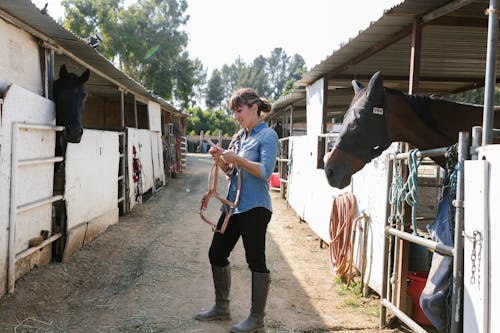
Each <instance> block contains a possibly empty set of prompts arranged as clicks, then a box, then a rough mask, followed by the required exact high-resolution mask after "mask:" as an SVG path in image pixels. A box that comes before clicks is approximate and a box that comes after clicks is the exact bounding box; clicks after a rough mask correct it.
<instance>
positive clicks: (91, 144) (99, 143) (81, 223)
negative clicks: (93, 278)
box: [64, 129, 120, 260]
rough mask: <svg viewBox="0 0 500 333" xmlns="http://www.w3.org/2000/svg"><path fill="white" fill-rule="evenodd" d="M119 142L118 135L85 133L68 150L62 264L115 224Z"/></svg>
mask: <svg viewBox="0 0 500 333" xmlns="http://www.w3.org/2000/svg"><path fill="white" fill-rule="evenodd" d="M118 140H119V137H118V133H117V132H109V131H99V130H88V129H86V130H84V133H83V136H82V141H81V142H80V143H78V144H71V143H70V144H68V146H67V150H66V184H65V195H64V196H65V201H66V212H67V230H68V238H67V243H66V248H65V253H64V259H65V260H66V259H68V258H69V257H70V256H71V255H72V254H73V253H74V252H75V251H77V250H78V249H79V248H81V247H82V246H84V245H85V244H86V243H88V242H89V241H91V240H92V239H94V238H95V237H97V236H98V235H99V234H100V233H102V232H104V230H106V228H107V227H108V226H110V225H112V224H115V223H118V218H119V212H118V168H119V158H120V156H119V149H118V147H119V141H118Z"/></svg>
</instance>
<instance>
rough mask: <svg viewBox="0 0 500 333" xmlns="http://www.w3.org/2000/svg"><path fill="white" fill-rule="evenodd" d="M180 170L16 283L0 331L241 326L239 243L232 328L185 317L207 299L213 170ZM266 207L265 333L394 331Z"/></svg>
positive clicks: (302, 230) (313, 239)
mask: <svg viewBox="0 0 500 333" xmlns="http://www.w3.org/2000/svg"><path fill="white" fill-rule="evenodd" d="M187 163H188V168H187V170H186V171H185V172H184V173H183V174H181V175H179V176H178V177H177V178H175V179H169V181H168V184H167V186H166V187H164V188H163V189H162V190H161V191H160V192H158V193H157V194H156V195H154V196H153V197H151V198H150V199H149V200H147V201H145V202H144V204H143V205H141V206H136V207H135V208H134V210H133V211H132V212H131V213H130V214H129V215H127V216H123V217H121V218H120V222H119V223H118V224H117V225H114V226H111V227H110V228H109V229H108V230H107V231H106V232H105V233H104V234H102V235H101V236H100V237H98V238H97V239H96V240H95V241H93V242H92V243H90V244H89V245H87V246H86V247H84V248H83V249H82V250H81V251H79V252H78V253H76V254H75V255H74V256H73V257H72V258H71V260H70V261H69V262H66V263H51V264H49V265H47V266H44V267H39V268H37V269H35V270H33V271H31V272H30V273H28V274H26V275H25V276H24V277H22V278H21V279H19V280H18V281H17V283H16V291H15V293H14V294H13V295H5V296H3V297H2V298H1V299H0V332H16V333H19V332H82V333H83V332H85V333H87V332H109V333H121V332H209V333H219V332H228V331H229V330H228V328H229V327H230V326H231V325H232V324H233V323H236V322H239V321H240V320H242V319H244V318H245V317H246V315H247V314H248V310H249V307H250V271H249V270H248V268H247V265H246V263H245V260H244V252H243V246H242V244H241V242H239V243H238V245H237V247H236V249H235V251H234V252H233V254H232V257H231V263H232V268H233V270H232V272H233V280H232V290H231V299H232V300H231V310H232V320H231V321H225V322H221V321H216V322H208V323H206V322H198V321H196V320H194V319H193V318H192V315H193V314H194V313H195V312H197V311H199V310H201V309H207V308H208V307H209V306H211V305H212V303H213V298H214V292H213V285H212V280H211V271H210V266H209V263H208V255H207V252H208V247H209V245H210V240H211V236H212V233H211V231H210V228H209V227H208V225H206V224H204V223H202V222H201V219H200V217H199V215H198V204H199V201H200V198H201V197H202V195H203V193H204V192H205V191H206V189H207V173H208V169H209V166H210V163H211V162H210V159H209V158H208V157H207V156H206V155H200V154H192V155H189V156H188V160H187ZM222 183H224V182H223V181H221V184H220V185H219V189H220V192H222V193H223V192H224V188H225V186H224V184H222ZM272 199H273V207H274V214H273V217H272V220H271V223H270V225H269V232H268V240H267V254H268V258H267V260H268V265H269V269H270V270H271V274H272V284H271V291H270V295H269V301H268V305H267V309H266V310H267V311H266V312H267V316H266V320H265V321H266V326H267V332H301V333H306V332H308V333H316V332H318V333H319V332H351V331H355V332H399V330H378V322H379V318H378V316H379V300H378V297H377V296H370V297H367V298H363V297H360V296H359V295H358V294H357V293H355V292H353V291H352V290H350V289H347V288H346V287H344V286H342V285H341V284H339V283H338V282H337V280H336V278H335V276H334V275H332V273H331V272H330V270H329V257H328V249H327V248H320V241H319V239H318V237H317V236H316V235H315V234H314V233H313V232H312V231H311V230H310V229H309V227H308V225H307V224H306V223H300V221H299V218H298V217H297V215H296V214H295V213H294V212H293V210H292V209H291V208H288V207H287V205H286V201H285V200H283V199H281V197H280V194H279V193H277V192H273V193H272ZM212 204H213V206H214V207H212ZM216 206H217V205H216V204H215V201H214V200H212V201H211V207H210V213H208V215H209V216H213V218H214V219H215V218H216V215H217V208H216Z"/></svg>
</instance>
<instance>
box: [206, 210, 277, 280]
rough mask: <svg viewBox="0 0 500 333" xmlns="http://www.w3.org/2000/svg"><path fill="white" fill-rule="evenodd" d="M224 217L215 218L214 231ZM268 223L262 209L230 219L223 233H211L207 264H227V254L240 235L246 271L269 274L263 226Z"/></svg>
mask: <svg viewBox="0 0 500 333" xmlns="http://www.w3.org/2000/svg"><path fill="white" fill-rule="evenodd" d="M224 217H225V216H224V214H222V216H221V217H220V218H219V222H218V226H217V227H218V228H220V226H221V224H222V222H223V221H224ZM270 220H271V212H270V211H269V210H267V209H266V208H263V207H257V208H253V209H251V210H249V211H246V212H244V213H240V214H235V215H233V216H231V218H230V219H229V223H228V225H227V228H226V231H225V232H224V234H220V233H217V232H216V233H214V237H213V239H212V244H211V245H210V251H209V252H208V257H209V259H210V263H211V264H212V265H216V266H221V267H225V266H227V265H229V260H228V258H229V255H230V254H231V251H232V250H233V248H234V246H235V245H236V243H237V242H238V239H239V238H240V236H241V238H242V239H243V246H244V247H245V257H246V260H247V264H248V268H250V270H251V271H252V272H259V273H269V270H268V269H267V266H266V253H265V252H266V231H267V224H268V223H269V221H270Z"/></svg>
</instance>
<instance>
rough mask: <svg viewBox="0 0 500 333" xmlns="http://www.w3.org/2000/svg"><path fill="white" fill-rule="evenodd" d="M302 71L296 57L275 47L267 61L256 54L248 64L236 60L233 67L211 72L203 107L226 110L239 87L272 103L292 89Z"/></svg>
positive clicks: (301, 65)
mask: <svg viewBox="0 0 500 333" xmlns="http://www.w3.org/2000/svg"><path fill="white" fill-rule="evenodd" d="M306 70H307V68H306V66H305V61H304V59H303V58H302V57H301V56H300V55H298V54H295V55H294V56H293V57H290V56H288V55H287V54H286V52H285V51H284V50H283V49H282V48H275V49H274V50H273V51H272V52H271V55H270V56H269V57H268V58H266V57H264V56H262V55H259V56H258V57H257V58H255V59H254V60H253V62H252V63H251V64H246V63H245V62H243V60H241V58H238V59H236V61H235V62H234V63H233V64H231V65H224V66H222V68H221V70H220V71H219V70H217V69H216V70H214V71H213V72H212V76H211V78H210V80H209V87H208V89H207V99H206V103H207V106H208V107H221V108H224V107H225V108H227V105H228V101H229V98H230V97H231V95H232V93H233V92H234V91H235V90H236V89H238V88H241V87H250V88H253V89H255V91H257V93H258V94H259V95H261V96H263V97H266V98H268V99H269V100H271V101H272V100H276V99H278V98H279V97H280V96H282V95H283V94H285V93H288V92H290V91H291V90H293V89H295V88H296V87H295V86H294V82H295V81H296V80H298V79H299V78H300V77H301V75H302V73H304V72H305V71H306ZM219 76H220V77H219Z"/></svg>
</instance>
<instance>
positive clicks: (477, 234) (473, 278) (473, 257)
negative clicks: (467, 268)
mask: <svg viewBox="0 0 500 333" xmlns="http://www.w3.org/2000/svg"><path fill="white" fill-rule="evenodd" d="M463 235H464V237H465V238H467V239H468V240H469V241H471V242H472V251H471V254H470V261H471V275H470V284H475V283H476V272H477V267H476V261H477V259H478V257H477V251H476V246H477V243H478V242H479V241H480V240H481V233H480V232H479V231H477V230H474V231H473V232H472V236H468V235H467V234H466V233H465V231H463ZM478 278H479V273H478Z"/></svg>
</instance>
